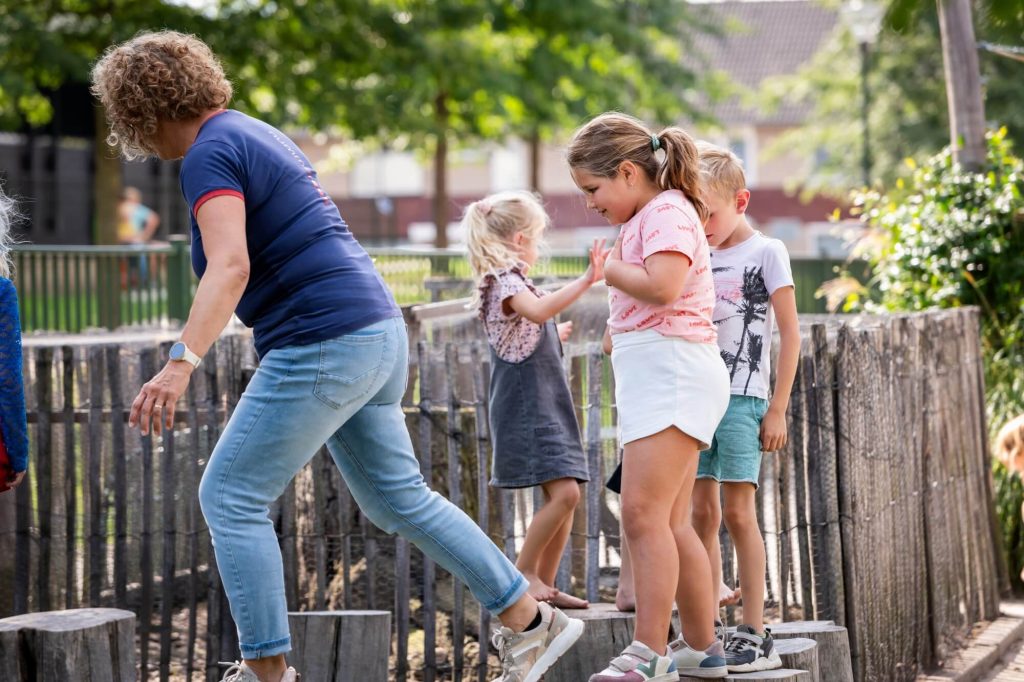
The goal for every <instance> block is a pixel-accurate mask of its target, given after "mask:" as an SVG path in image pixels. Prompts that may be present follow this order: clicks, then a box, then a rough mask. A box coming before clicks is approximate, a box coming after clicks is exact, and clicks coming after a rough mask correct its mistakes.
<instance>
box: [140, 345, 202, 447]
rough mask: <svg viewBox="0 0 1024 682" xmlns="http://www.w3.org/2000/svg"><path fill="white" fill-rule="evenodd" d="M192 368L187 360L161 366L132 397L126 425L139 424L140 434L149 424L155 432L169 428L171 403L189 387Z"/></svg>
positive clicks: (173, 404)
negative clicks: (133, 397) (133, 398)
mask: <svg viewBox="0 0 1024 682" xmlns="http://www.w3.org/2000/svg"><path fill="white" fill-rule="evenodd" d="M194 369H195V368H194V367H193V366H192V365H191V364H190V363H188V362H174V361H170V362H168V363H167V364H166V365H164V368H163V369H162V370H160V371H159V372H158V373H157V375H156V376H155V377H153V378H152V379H150V380H149V381H148V382H146V384H144V385H143V386H142V389H141V390H140V391H139V395H137V396H135V400H134V401H133V402H132V411H131V413H130V414H129V415H128V426H130V427H132V428H135V426H136V425H139V432H140V433H141V434H142V435H143V436H145V435H148V434H149V429H150V424H152V428H153V432H154V433H156V434H157V435H160V431H161V430H162V428H166V429H170V428H172V427H173V426H174V406H175V404H176V403H177V402H178V398H180V397H181V396H182V394H184V393H185V389H186V388H188V382H189V379H191V378H192V371H193V370H194ZM161 427H162V428H161Z"/></svg>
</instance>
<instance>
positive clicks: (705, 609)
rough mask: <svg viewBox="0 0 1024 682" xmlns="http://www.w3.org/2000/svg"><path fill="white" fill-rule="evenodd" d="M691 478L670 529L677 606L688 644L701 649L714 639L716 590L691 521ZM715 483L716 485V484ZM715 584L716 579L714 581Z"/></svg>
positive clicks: (705, 551) (701, 545)
mask: <svg viewBox="0 0 1024 682" xmlns="http://www.w3.org/2000/svg"><path fill="white" fill-rule="evenodd" d="M687 438H689V440H690V442H691V443H692V446H693V454H694V457H693V462H694V471H695V470H696V462H697V458H696V455H697V445H698V444H697V441H696V440H694V439H693V438H690V437H689V436H687ZM694 483H695V481H694V478H693V474H692V473H691V474H690V475H689V476H688V477H687V478H686V480H685V481H684V483H683V487H682V489H681V490H680V491H679V495H678V496H677V497H676V501H675V504H673V506H672V531H673V534H674V536H675V541H676V549H677V551H678V552H679V580H678V581H677V584H676V608H678V609H679V621H680V623H681V624H682V627H683V633H685V638H686V643H687V644H688V645H690V647H691V648H694V649H697V650H699V651H703V650H704V649H706V648H708V647H709V646H711V644H712V642H714V638H715V631H714V618H712V617H709V616H711V615H712V614H713V615H714V616H715V617H717V613H718V600H717V599H716V598H715V595H716V594H717V590H714V589H711V588H712V585H713V583H712V582H711V562H710V561H709V560H708V551H707V549H706V548H705V546H704V543H702V542H701V539H700V537H698V535H697V532H696V531H695V530H694V527H693V525H692V524H691V523H690V511H691V504H692V502H693V499H694V497H693V491H694ZM716 487H717V486H716ZM714 585H715V586H716V587H717V583H714Z"/></svg>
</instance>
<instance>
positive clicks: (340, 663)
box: [288, 611, 391, 682]
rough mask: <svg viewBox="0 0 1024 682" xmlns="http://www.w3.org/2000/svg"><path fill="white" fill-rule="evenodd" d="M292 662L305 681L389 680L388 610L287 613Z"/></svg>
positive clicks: (290, 660)
mask: <svg viewBox="0 0 1024 682" xmlns="http://www.w3.org/2000/svg"><path fill="white" fill-rule="evenodd" d="M288 626H289V628H290V629H291V633H292V651H291V653H290V654H288V659H289V663H290V665H293V666H294V667H295V669H296V670H298V671H299V673H300V674H301V675H302V679H304V680H315V681H316V682H387V679H388V655H389V654H390V653H391V613H390V612H389V611H303V612H298V613H296V612H293V613H289V614H288Z"/></svg>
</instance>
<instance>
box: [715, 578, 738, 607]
mask: <svg viewBox="0 0 1024 682" xmlns="http://www.w3.org/2000/svg"><path fill="white" fill-rule="evenodd" d="M742 592H743V588H742V587H737V588H736V589H735V590H733V589H731V588H730V587H729V586H728V585H726V584H725V583H722V585H721V586H720V587H719V588H718V605H719V606H736V604H739V603H740V596H741V593H742Z"/></svg>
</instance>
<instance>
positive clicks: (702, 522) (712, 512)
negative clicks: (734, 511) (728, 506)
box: [692, 500, 722, 538]
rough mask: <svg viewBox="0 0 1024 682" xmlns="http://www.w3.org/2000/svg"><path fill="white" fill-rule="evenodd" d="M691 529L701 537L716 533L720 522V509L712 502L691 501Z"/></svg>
mask: <svg viewBox="0 0 1024 682" xmlns="http://www.w3.org/2000/svg"><path fill="white" fill-rule="evenodd" d="M692 515H693V529H694V530H696V531H697V534H698V535H700V536H701V537H702V538H703V537H705V536H707V535H709V534H711V533H717V532H718V527H719V526H720V525H721V524H722V511H721V510H720V509H719V508H718V505H716V504H714V503H713V502H706V501H697V500H694V502H693V511H692Z"/></svg>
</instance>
